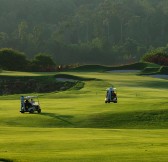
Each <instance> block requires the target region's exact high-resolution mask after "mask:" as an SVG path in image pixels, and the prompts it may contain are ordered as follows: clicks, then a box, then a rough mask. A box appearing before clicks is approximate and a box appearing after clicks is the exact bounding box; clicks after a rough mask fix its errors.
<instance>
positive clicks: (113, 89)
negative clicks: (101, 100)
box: [106, 87, 116, 91]
mask: <svg viewBox="0 0 168 162" xmlns="http://www.w3.org/2000/svg"><path fill="white" fill-rule="evenodd" d="M106 90H107V91H109V90H110V91H115V90H116V88H113V87H110V88H107V89H106Z"/></svg>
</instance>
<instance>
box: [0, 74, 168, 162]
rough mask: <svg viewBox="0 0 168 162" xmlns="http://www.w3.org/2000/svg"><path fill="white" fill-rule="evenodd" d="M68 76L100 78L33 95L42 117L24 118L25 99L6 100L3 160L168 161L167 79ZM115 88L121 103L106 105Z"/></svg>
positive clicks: (0, 117) (0, 118) (1, 121)
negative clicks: (110, 90) (79, 86)
mask: <svg viewBox="0 0 168 162" xmlns="http://www.w3.org/2000/svg"><path fill="white" fill-rule="evenodd" d="M67 74H69V75H73V76H76V77H81V78H96V80H86V81H85V85H84V87H83V88H82V89H80V90H77V89H71V90H68V91H65V92H59V93H55V92H53V93H42V94H32V95H39V98H40V105H41V107H42V113H41V114H28V113H25V114H20V112H19V108H20V100H19V99H20V95H8V96H1V97H0V102H1V104H0V111H1V113H0V137H1V138H0V146H1V147H0V158H1V159H4V161H5V160H6V161H7V160H10V161H21V162H22V161H23V162H24V161H28V162H29V161H31V162H36V161H41V162H46V161H51V162H52V161H53V162H57V161H58V162H60V161H61V162H93V161H96V162H111V161H116V162H123V161H128V162H134V161H138V162H142V161H145V162H146V161H147V162H151V161H152V162H159V161H160V162H167V160H168V150H167V147H168V137H167V133H168V129H167V128H168V118H167V116H168V108H167V107H168V102H167V98H168V92H167V87H168V81H167V80H161V79H154V78H150V77H147V76H138V75H135V74H131V73H129V74H125V73H124V74H118V73H93V72H90V73H87V72H86V73H85V72H82V73H79V72H76V73H75V72H69V73H68V72H67ZM32 75H35V74H34V73H33V74H32ZM48 75H49V74H48ZM53 75H55V74H53ZM109 86H114V87H116V88H117V94H118V103H117V104H113V103H110V104H105V103H104V97H105V90H106V88H107V87H109Z"/></svg>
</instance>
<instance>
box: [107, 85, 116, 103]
mask: <svg viewBox="0 0 168 162" xmlns="http://www.w3.org/2000/svg"><path fill="white" fill-rule="evenodd" d="M110 102H114V103H117V93H116V88H112V87H110V88H107V89H106V97H105V103H110Z"/></svg>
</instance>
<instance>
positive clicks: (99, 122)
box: [81, 109, 168, 129]
mask: <svg viewBox="0 0 168 162" xmlns="http://www.w3.org/2000/svg"><path fill="white" fill-rule="evenodd" d="M81 126H82V127H87V128H115V129H116V128H117V129H167V128H168V109H164V110H150V111H137V112H125V113H115V114H109V113H103V114H102V113H100V114H94V115H91V116H89V118H87V119H86V120H85V123H81Z"/></svg>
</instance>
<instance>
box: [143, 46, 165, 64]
mask: <svg viewBox="0 0 168 162" xmlns="http://www.w3.org/2000/svg"><path fill="white" fill-rule="evenodd" d="M142 60H143V61H146V62H151V63H155V64H158V65H163V66H168V53H167V52H165V51H164V50H162V49H160V48H159V49H155V50H152V51H150V52H149V53H147V54H146V55H144V56H143V57H142Z"/></svg>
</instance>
